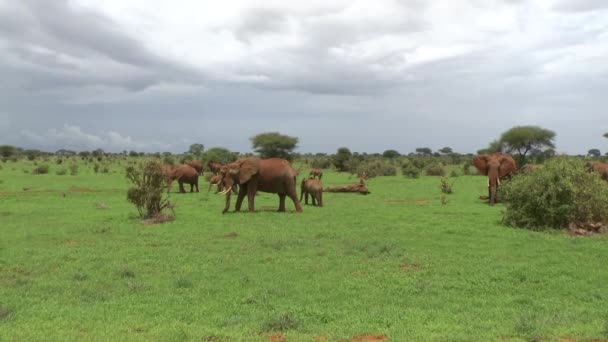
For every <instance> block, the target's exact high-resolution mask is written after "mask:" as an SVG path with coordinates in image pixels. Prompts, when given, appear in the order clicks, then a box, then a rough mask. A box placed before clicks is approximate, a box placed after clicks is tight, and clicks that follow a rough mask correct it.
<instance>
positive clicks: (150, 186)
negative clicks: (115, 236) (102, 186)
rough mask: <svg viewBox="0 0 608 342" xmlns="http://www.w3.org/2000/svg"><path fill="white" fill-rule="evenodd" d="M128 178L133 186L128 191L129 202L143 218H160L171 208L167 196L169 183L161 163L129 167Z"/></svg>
mask: <svg viewBox="0 0 608 342" xmlns="http://www.w3.org/2000/svg"><path fill="white" fill-rule="evenodd" d="M126 177H127V179H128V180H129V181H130V182H131V183H132V184H133V186H132V187H130V188H129V190H128V191H127V200H128V201H129V202H130V203H132V204H134V205H135V207H136V208H137V211H138V212H139V216H140V217H141V218H145V219H149V218H154V217H158V216H159V215H162V212H163V210H165V209H167V208H171V203H170V202H169V199H168V197H167V195H166V191H167V185H168V184H167V182H168V181H167V179H166V177H165V175H164V173H163V167H162V164H161V163H160V162H158V161H155V160H151V161H148V162H147V163H146V164H145V165H143V166H137V167H133V166H129V167H127V169H126Z"/></svg>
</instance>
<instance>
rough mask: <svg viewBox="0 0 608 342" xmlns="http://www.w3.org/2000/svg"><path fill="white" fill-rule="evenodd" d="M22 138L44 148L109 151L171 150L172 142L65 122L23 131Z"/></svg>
mask: <svg viewBox="0 0 608 342" xmlns="http://www.w3.org/2000/svg"><path fill="white" fill-rule="evenodd" d="M21 135H22V138H24V139H25V140H27V143H29V144H32V145H34V146H36V147H37V148H40V149H44V150H53V149H57V148H67V149H74V150H93V149H97V148H101V149H103V150H105V151H108V152H119V151H123V150H137V151H147V152H149V151H154V152H157V151H161V150H169V149H170V148H171V145H170V144H166V143H161V142H158V141H153V142H144V141H136V140H134V139H133V138H131V137H130V136H123V135H122V134H120V133H118V132H116V131H107V132H101V133H100V134H98V135H96V134H92V133H87V132H85V131H83V130H82V129H81V128H80V127H79V126H72V125H69V124H64V125H63V127H62V128H59V129H56V128H49V129H48V130H46V132H44V133H42V134H39V133H35V132H32V131H31V130H29V129H24V130H22V131H21Z"/></svg>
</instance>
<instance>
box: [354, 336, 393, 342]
mask: <svg viewBox="0 0 608 342" xmlns="http://www.w3.org/2000/svg"><path fill="white" fill-rule="evenodd" d="M386 340H387V338H386V336H383V335H378V336H374V335H362V336H358V337H355V338H353V339H352V340H350V342H379V341H386Z"/></svg>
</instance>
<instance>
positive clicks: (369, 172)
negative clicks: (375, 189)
mask: <svg viewBox="0 0 608 342" xmlns="http://www.w3.org/2000/svg"><path fill="white" fill-rule="evenodd" d="M356 174H357V176H359V177H362V176H363V174H365V175H366V176H367V178H374V177H378V176H395V175H396V174H397V168H396V167H394V166H393V165H390V164H387V163H383V162H381V161H372V162H363V163H360V164H359V166H358V167H357V170H356Z"/></svg>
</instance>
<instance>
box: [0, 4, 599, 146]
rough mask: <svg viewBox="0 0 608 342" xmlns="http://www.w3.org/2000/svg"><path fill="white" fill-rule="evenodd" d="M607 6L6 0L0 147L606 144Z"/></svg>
mask: <svg viewBox="0 0 608 342" xmlns="http://www.w3.org/2000/svg"><path fill="white" fill-rule="evenodd" d="M606 18H608V1H606V0H534V1H532V0H530V1H525V0H450V1H444V0H433V1H430V0H400V1H399V0H365V1H357V0H332V1H327V0H307V1H301V0H293V1H292V0H263V1H256V0H222V1H211V0H180V1H175V0H174V1H168V0H129V1H124V0H104V1H98V0H52V1H51V0H20V1H14V0H0V144H3V143H5V144H6V143H8V144H15V145H19V146H23V147H33V148H41V149H45V150H50V151H54V150H56V149H58V148H70V149H76V150H82V149H94V148H98V147H100V148H103V149H105V150H108V151H122V150H125V149H126V150H131V149H134V150H138V151H174V152H182V151H184V150H186V149H187V146H189V145H190V144H191V143H194V142H200V143H203V144H204V145H205V146H206V147H212V146H224V147H227V148H230V149H232V150H236V151H242V152H246V151H250V150H251V146H250V142H249V137H251V136H253V135H254V134H256V133H259V132H265V131H279V132H281V133H284V134H289V135H294V136H297V137H299V138H300V143H299V148H298V151H300V152H333V151H335V150H336V149H337V148H338V147H340V146H347V147H349V148H350V149H351V150H353V151H360V152H382V151H383V150H386V149H397V150H399V151H401V152H404V153H407V152H411V151H413V150H414V149H415V148H416V147H422V146H428V147H431V148H433V149H437V148H440V147H443V146H450V147H452V148H453V149H454V150H455V151H459V152H474V151H476V150H477V149H480V148H483V147H485V146H486V145H487V144H488V142H489V141H491V140H493V139H495V138H497V137H498V136H499V135H500V133H502V132H503V131H505V130H506V129H508V128H510V127H512V126H515V125H540V126H542V127H544V128H548V129H551V130H554V131H555V132H556V133H557V139H556V143H557V147H558V150H559V151H563V152H569V153H586V151H587V150H588V149H590V148H599V149H600V150H602V152H603V153H605V152H608V139H605V138H602V134H603V133H605V132H608V110H607V108H608V20H606Z"/></svg>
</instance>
